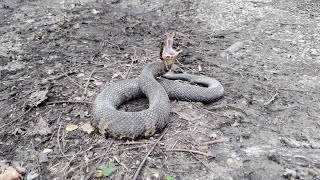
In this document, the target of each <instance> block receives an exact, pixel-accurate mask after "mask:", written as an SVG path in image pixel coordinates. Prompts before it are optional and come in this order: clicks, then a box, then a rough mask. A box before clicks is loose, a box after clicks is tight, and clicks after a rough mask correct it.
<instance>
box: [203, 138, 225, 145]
mask: <svg viewBox="0 0 320 180" xmlns="http://www.w3.org/2000/svg"><path fill="white" fill-rule="evenodd" d="M227 141H229V138H221V139H215V140H212V141H207V142H204V144H205V145H208V144H217V143H224V142H227Z"/></svg>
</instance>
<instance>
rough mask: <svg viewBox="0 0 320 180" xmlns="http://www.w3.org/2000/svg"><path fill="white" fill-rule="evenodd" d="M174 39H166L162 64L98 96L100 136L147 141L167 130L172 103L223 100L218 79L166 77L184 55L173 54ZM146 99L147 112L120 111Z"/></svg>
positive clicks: (95, 109)
mask: <svg viewBox="0 0 320 180" xmlns="http://www.w3.org/2000/svg"><path fill="white" fill-rule="evenodd" d="M172 38H173V35H170V36H167V40H166V41H165V42H167V43H165V44H166V46H164V47H166V48H164V52H162V53H160V54H162V56H160V59H161V60H162V61H161V60H155V61H153V62H151V63H149V64H147V65H146V66H145V67H144V68H143V70H142V72H141V74H140V75H139V76H138V77H137V78H133V79H125V80H121V81H117V82H115V83H113V84H111V85H109V86H107V87H106V88H105V89H103V90H102V91H101V92H100V93H99V94H98V95H97V97H96V99H95V100H94V102H93V107H92V114H93V118H94V119H95V120H96V122H97V124H98V125H97V126H98V130H99V132H100V133H101V134H104V135H105V136H106V137H112V138H115V139H137V138H148V137H150V136H152V135H154V134H155V133H158V132H160V131H161V130H163V129H164V128H165V127H166V126H167V124H168V121H169V115H170V110H171V104H170V99H178V100H184V101H191V102H214V101H216V100H218V99H220V98H221V97H223V95H224V88H223V86H222V85H221V83H220V82H219V81H218V80H216V79H215V78H212V77H207V76H203V75H192V74H186V73H181V74H174V73H167V72H168V71H169V68H171V66H172V64H173V63H172V61H173V59H175V58H176V57H177V55H178V54H179V53H180V52H181V51H175V50H173V48H172V43H173V41H172ZM161 57H164V58H161ZM177 80H179V81H177ZM181 81H186V82H189V83H185V82H181ZM194 84H196V85H194ZM198 85H201V86H198ZM144 96H146V97H147V99H148V101H149V107H148V108H147V109H144V110H142V111H137V112H124V111H120V110H119V109H118V108H119V106H120V105H122V104H124V103H126V102H128V101H131V100H133V99H139V98H142V97H144Z"/></svg>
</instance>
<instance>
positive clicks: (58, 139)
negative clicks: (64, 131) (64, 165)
mask: <svg viewBox="0 0 320 180" xmlns="http://www.w3.org/2000/svg"><path fill="white" fill-rule="evenodd" d="M61 114H62V113H61ZM61 114H60V116H59V118H58V120H59V119H60V117H61ZM61 125H62V124H61V123H60V125H59V129H58V135H57V143H58V147H59V150H60V152H61V154H62V155H63V156H66V155H65V154H64V152H63V151H62V148H61V144H60V129H61Z"/></svg>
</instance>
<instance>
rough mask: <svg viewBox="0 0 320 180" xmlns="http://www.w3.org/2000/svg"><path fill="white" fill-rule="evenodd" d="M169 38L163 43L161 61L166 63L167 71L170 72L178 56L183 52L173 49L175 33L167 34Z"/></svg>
mask: <svg viewBox="0 0 320 180" xmlns="http://www.w3.org/2000/svg"><path fill="white" fill-rule="evenodd" d="M166 35H167V38H166V39H165V40H164V41H163V42H162V45H161V50H160V59H161V60H162V61H163V62H164V64H165V66H166V69H167V70H168V71H169V70H170V69H171V67H172V65H173V64H174V62H175V61H176V59H177V58H178V55H179V54H180V53H181V52H182V50H179V51H177V50H175V49H173V36H174V35H175V33H174V32H172V33H167V34H166Z"/></svg>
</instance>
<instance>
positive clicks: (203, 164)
mask: <svg viewBox="0 0 320 180" xmlns="http://www.w3.org/2000/svg"><path fill="white" fill-rule="evenodd" d="M191 155H192V156H193V157H194V158H196V159H197V160H198V161H199V162H201V163H202V164H203V165H204V166H205V167H206V168H207V169H209V171H211V172H213V170H212V169H211V168H210V167H209V166H208V165H207V164H206V163H204V162H203V161H202V160H201V159H199V158H198V157H197V156H196V155H194V154H193V153H191Z"/></svg>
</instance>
